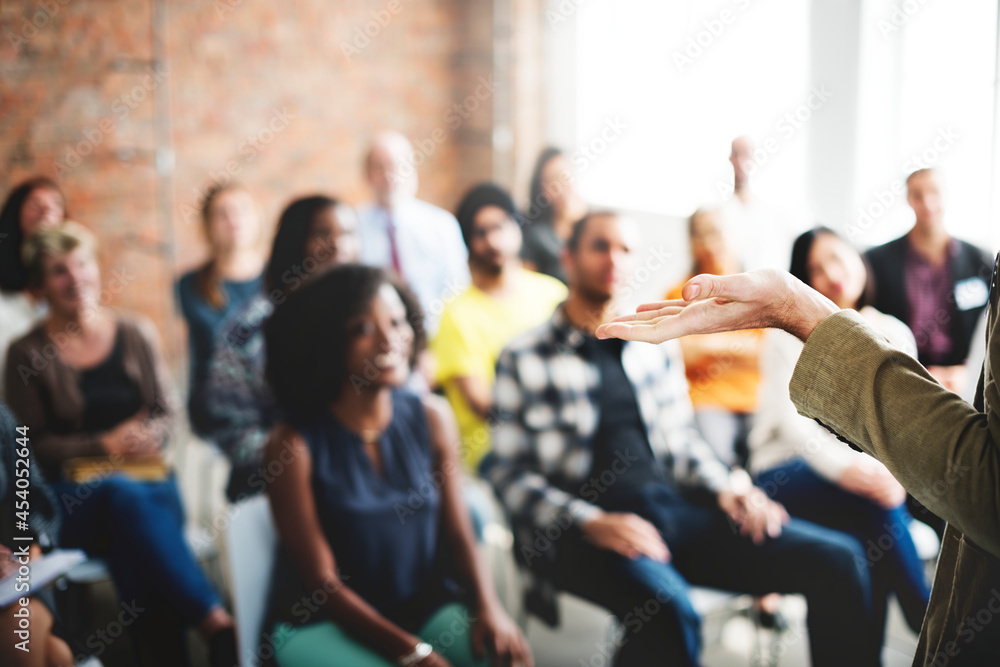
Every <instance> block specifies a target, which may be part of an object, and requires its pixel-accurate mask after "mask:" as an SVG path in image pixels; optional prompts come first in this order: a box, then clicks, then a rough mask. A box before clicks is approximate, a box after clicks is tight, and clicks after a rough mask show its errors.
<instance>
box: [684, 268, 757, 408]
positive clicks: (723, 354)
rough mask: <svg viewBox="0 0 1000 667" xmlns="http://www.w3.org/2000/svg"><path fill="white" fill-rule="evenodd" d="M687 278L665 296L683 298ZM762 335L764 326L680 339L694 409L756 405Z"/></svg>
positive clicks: (753, 406) (749, 406) (750, 406)
mask: <svg viewBox="0 0 1000 667" xmlns="http://www.w3.org/2000/svg"><path fill="white" fill-rule="evenodd" d="M687 280H688V279H685V280H684V282H682V283H680V284H679V285H677V286H676V287H675V288H673V289H672V290H670V291H669V292H668V293H667V297H666V298H668V299H680V298H681V288H682V287H684V283H686V282H687ZM763 335H764V330H763V329H753V330H750V331H731V332H726V333H715V334H708V335H706V336H685V337H684V338H681V339H680V343H681V349H682V350H683V351H684V367H685V371H686V373H687V380H688V385H689V386H690V394H691V403H692V404H693V405H694V407H695V409H698V408H708V407H714V408H723V409H725V410H729V411H730V412H744V413H750V412H753V411H754V409H756V407H757V387H758V385H759V384H760V368H759V366H758V364H757V357H758V354H759V351H760V346H761V341H762V336H763ZM748 356H749V358H748Z"/></svg>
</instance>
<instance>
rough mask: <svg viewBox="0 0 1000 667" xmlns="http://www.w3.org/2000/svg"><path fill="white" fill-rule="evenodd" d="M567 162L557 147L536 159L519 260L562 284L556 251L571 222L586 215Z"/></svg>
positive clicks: (561, 268)
mask: <svg viewBox="0 0 1000 667" xmlns="http://www.w3.org/2000/svg"><path fill="white" fill-rule="evenodd" d="M573 181H574V178H573V172H572V171H571V167H570V163H569V160H567V159H566V156H565V155H564V154H563V152H562V151H561V150H559V149H558V148H546V149H545V150H543V151H542V153H541V155H539V156H538V161H537V162H536V163H535V171H534V172H533V173H532V175H531V186H530V189H529V193H528V196H529V201H528V207H527V209H526V211H525V214H524V218H525V225H524V246H523V247H522V248H521V258H522V259H523V260H524V266H525V268H527V269H530V270H532V271H538V272H539V273H544V274H545V275H548V276H552V277H553V278H558V279H559V280H561V281H562V282H564V283H565V282H566V274H565V273H564V272H563V267H562V262H561V261H560V250H561V249H562V247H563V244H564V243H565V242H566V239H567V238H569V235H570V232H571V231H572V229H573V223H575V222H576V221H577V220H579V219H580V218H582V217H583V216H584V215H585V214H586V213H587V205H586V204H585V203H584V202H583V199H582V198H581V197H580V195H579V194H578V193H577V191H576V185H575V184H574V182H573Z"/></svg>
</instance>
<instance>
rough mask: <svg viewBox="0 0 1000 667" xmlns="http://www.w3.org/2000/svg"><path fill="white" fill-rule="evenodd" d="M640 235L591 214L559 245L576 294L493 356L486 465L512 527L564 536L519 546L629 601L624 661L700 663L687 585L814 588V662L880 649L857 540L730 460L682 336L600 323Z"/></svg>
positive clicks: (623, 612) (531, 561)
mask: <svg viewBox="0 0 1000 667" xmlns="http://www.w3.org/2000/svg"><path fill="white" fill-rule="evenodd" d="M636 237H637V234H636V229H635V226H634V225H632V224H630V223H629V221H627V220H623V219H621V218H619V217H618V216H617V215H615V214H613V213H591V214H589V215H588V216H587V217H585V218H584V219H583V220H581V221H580V222H579V223H578V224H577V226H576V227H575V228H574V231H573V234H572V235H571V236H570V238H569V240H568V241H567V244H566V250H565V251H564V254H563V257H564V266H565V268H566V273H567V276H568V277H569V290H570V294H569V298H568V299H567V300H566V302H565V303H564V304H563V305H562V306H560V307H559V308H558V309H557V310H556V312H555V314H554V315H553V317H552V319H551V320H550V321H549V322H548V323H546V324H544V325H542V326H541V327H539V328H537V329H534V330H532V331H530V332H527V333H525V334H522V335H521V336H519V337H518V338H516V339H515V340H514V341H513V342H512V343H511V344H510V345H509V346H508V347H507V348H506V349H505V350H504V351H503V352H502V353H501V355H500V359H499V361H498V362H497V383H496V389H495V393H496V405H497V410H498V413H499V421H498V425H497V427H496V428H495V429H494V434H493V452H494V456H495V463H494V464H493V465H492V466H490V468H489V469H488V475H489V478H490V480H491V481H492V482H493V483H494V485H495V487H496V489H497V492H498V494H499V495H500V497H501V498H502V499H503V502H504V504H505V505H506V507H507V509H508V510H509V511H510V513H511V515H512V519H513V521H514V524H515V529H518V530H520V528H519V527H520V526H525V525H528V526H530V528H531V530H533V531H535V535H536V536H537V535H543V536H546V537H549V538H551V536H552V535H553V534H558V535H559V537H558V539H551V542H545V546H546V547H547V548H545V549H538V548H537V547H536V546H535V544H537V541H532V542H531V543H523V544H522V547H521V550H520V556H521V558H522V559H523V560H524V561H525V562H526V564H528V565H529V566H531V567H533V568H536V572H539V573H540V574H541V575H542V576H543V577H545V578H547V579H549V580H551V581H552V582H553V584H554V585H555V586H556V588H558V589H561V590H565V591H568V592H570V593H573V594H574V595H578V596H581V597H583V598H585V599H587V600H590V601H592V602H594V603H595V604H598V605H601V606H603V607H606V608H608V609H609V610H611V611H612V612H613V613H614V614H615V615H616V616H618V618H619V619H620V620H621V622H622V623H623V624H624V625H625V642H624V646H622V648H621V650H620V653H619V655H618V657H617V662H616V663H615V664H619V665H628V666H629V667H643V666H646V665H657V666H658V665H691V666H693V665H699V664H701V663H700V655H699V654H700V648H701V637H700V629H701V628H700V619H699V617H698V614H697V612H696V611H695V610H694V608H693V607H692V606H691V602H690V600H689V598H688V589H689V586H690V585H702V586H712V587H717V588H723V589H727V590H733V591H742V592H747V593H753V594H757V595H761V594H766V593H771V592H780V593H792V592H794V593H802V594H804V595H805V597H806V600H807V602H808V606H809V616H808V627H809V645H810V653H811V655H812V664H813V665H815V666H818V667H821V666H825V665H830V666H834V665H837V666H843V665H875V664H877V663H878V659H879V647H878V646H877V644H876V642H875V641H874V637H873V632H872V630H871V623H872V618H871V613H872V612H871V589H870V579H869V575H868V572H867V571H864V570H860V569H859V568H857V567H856V565H855V563H856V561H857V559H863V558H864V550H863V549H862V548H861V545H859V544H858V542H857V541H856V540H854V539H852V538H850V537H848V536H846V535H844V534H843V533H838V532H837V531H832V530H829V529H827V528H823V527H821V526H817V525H814V524H811V523H807V522H804V521H800V520H798V519H789V518H788V515H787V514H786V513H785V510H784V509H783V508H782V507H781V505H779V504H777V503H774V502H773V501H771V500H770V499H768V498H767V497H766V496H765V495H764V493H763V491H761V490H760V489H759V488H756V487H754V486H752V485H751V484H750V482H749V479H748V476H747V475H746V473H745V472H743V471H738V473H736V474H734V475H732V476H731V475H730V473H729V470H728V469H727V468H726V467H725V465H723V464H722V463H721V462H720V461H719V460H718V459H717V458H716V457H715V456H714V454H713V453H712V451H711V449H710V448H709V447H708V445H707V444H705V442H704V441H702V440H701V439H700V438H699V436H698V435H697V432H696V430H695V429H694V427H693V423H692V415H691V412H692V411H691V405H690V402H689V400H688V393H687V383H686V382H685V380H684V372H683V368H682V364H681V363H680V360H679V359H678V356H679V350H677V349H676V346H673V345H667V346H658V347H654V346H651V345H637V344H632V343H624V344H622V343H621V342H620V341H610V342H611V344H610V345H608V344H607V341H598V340H597V339H596V338H595V337H594V335H593V332H594V330H595V328H596V327H597V325H598V324H600V323H601V322H604V321H607V319H609V318H610V316H611V314H612V313H611V311H612V309H613V305H612V304H613V300H614V297H615V295H616V291H617V289H618V287H619V286H620V285H621V284H622V282H623V281H622V280H621V277H622V275H624V274H626V273H627V272H628V271H629V270H630V268H631V265H632V263H633V252H634V251H635V249H636V244H637V243H638V239H637V238H636ZM651 600H652V601H655V602H656V609H657V611H656V613H652V612H649V615H648V616H644V618H643V619H641V620H640V619H639V618H637V616H636V611H635V610H636V609H642V608H643V605H647V606H646V607H645V608H646V609H647V610H649V604H650V601H651Z"/></svg>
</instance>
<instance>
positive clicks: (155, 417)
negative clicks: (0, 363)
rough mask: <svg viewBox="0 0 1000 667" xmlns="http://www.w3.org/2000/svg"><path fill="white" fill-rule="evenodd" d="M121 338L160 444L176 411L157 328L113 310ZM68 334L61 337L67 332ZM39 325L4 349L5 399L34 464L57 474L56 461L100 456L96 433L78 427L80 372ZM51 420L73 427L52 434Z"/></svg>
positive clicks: (127, 366)
mask: <svg viewBox="0 0 1000 667" xmlns="http://www.w3.org/2000/svg"><path fill="white" fill-rule="evenodd" d="M115 317H116V318H117V320H118V327H119V330H118V333H119V335H121V336H122V361H123V363H124V365H125V372H126V373H127V374H128V375H129V376H130V377H131V378H132V379H133V380H135V381H136V384H138V386H139V390H140V392H141V394H142V398H143V403H144V406H145V408H146V410H147V412H148V415H149V417H148V419H147V422H146V425H147V427H148V428H150V429H154V430H155V432H156V433H157V435H158V436H159V439H160V442H161V443H163V444H164V445H165V444H166V443H167V440H168V439H169V437H170V434H171V431H172V429H173V426H174V421H175V418H176V415H177V397H176V396H175V394H174V392H173V390H172V388H171V387H170V384H169V379H168V375H167V371H166V368H165V365H164V362H163V357H162V355H161V353H160V349H159V339H158V336H157V334H156V329H155V328H154V327H153V325H152V323H151V322H149V320H147V319H145V318H142V317H139V316H137V315H131V314H126V313H123V312H119V311H115ZM72 333H73V332H67V333H66V334H63V335H72ZM59 339H60V336H55V337H50V336H49V334H48V333H46V331H45V325H44V323H42V324H39V325H37V326H36V327H35V328H33V329H32V330H31V331H29V332H28V333H27V334H26V335H25V336H23V337H22V338H20V339H18V340H17V341H15V342H14V343H13V344H12V345H11V347H10V350H9V351H8V353H7V365H6V368H5V373H4V375H5V377H4V384H5V386H6V389H7V391H6V393H7V402H8V403H9V405H10V407H11V409H12V410H13V412H14V414H15V415H16V417H17V419H18V422H19V423H20V424H24V425H26V426H28V427H29V433H28V436H29V438H30V439H31V444H32V447H33V449H34V453H35V456H36V457H37V458H38V462H39V463H40V464H41V465H42V467H43V468H44V469H45V472H46V473H48V474H53V473H55V474H58V471H59V470H60V468H61V464H62V462H63V461H65V460H66V459H68V458H72V457H77V456H101V455H103V454H104V453H105V452H104V449H103V447H102V445H101V441H100V438H101V436H102V434H101V433H87V432H84V431H82V424H83V411H84V401H83V396H82V395H81V394H80V389H79V386H80V385H79V375H80V373H79V371H78V370H77V369H75V368H72V367H70V366H67V365H66V364H64V363H63V362H62V361H60V359H59V356H58V354H57V350H58V347H57V342H58V340H59ZM56 420H58V421H60V422H62V423H68V424H73V425H75V427H76V430H75V431H74V432H73V433H69V434H57V433H53V432H52V430H51V427H52V424H53V422H55V421H56Z"/></svg>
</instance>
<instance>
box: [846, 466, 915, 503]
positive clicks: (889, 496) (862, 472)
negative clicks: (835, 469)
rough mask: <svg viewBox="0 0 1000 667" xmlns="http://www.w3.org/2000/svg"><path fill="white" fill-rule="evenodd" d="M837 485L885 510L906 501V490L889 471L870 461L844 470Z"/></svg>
mask: <svg viewBox="0 0 1000 667" xmlns="http://www.w3.org/2000/svg"><path fill="white" fill-rule="evenodd" d="M837 483H838V484H839V485H840V487H841V488H842V489H844V490H845V491H849V492H851V493H853V494H855V495H859V496H863V497H865V498H868V499H869V500H871V501H872V502H874V503H877V504H878V505H879V506H881V507H884V508H885V509H892V508H894V507H899V506H900V505H902V504H903V502H904V501H905V500H906V489H904V488H903V485H902V484H900V483H899V482H897V481H896V478H895V477H893V476H892V473H891V472H889V469H888V468H886V467H885V466H884V465H882V464H881V463H879V462H878V461H876V460H875V459H871V460H870V461H865V462H864V463H854V464H851V465H850V466H848V467H847V468H845V469H844V472H843V473H842V474H841V476H840V478H839V479H838V480H837Z"/></svg>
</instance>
